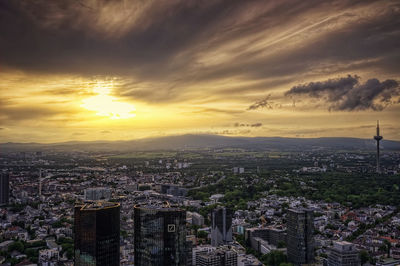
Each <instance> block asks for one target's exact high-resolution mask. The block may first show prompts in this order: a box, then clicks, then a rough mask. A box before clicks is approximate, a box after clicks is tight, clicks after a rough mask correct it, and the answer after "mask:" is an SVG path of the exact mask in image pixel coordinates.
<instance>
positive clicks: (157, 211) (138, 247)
mask: <svg viewBox="0 0 400 266" xmlns="http://www.w3.org/2000/svg"><path fill="white" fill-rule="evenodd" d="M134 230H135V240H134V241H135V265H137V266H151V265H154V266H155V265H157V266H161V265H165V266H167V265H170V266H174V265H175V266H183V265H186V254H187V248H186V213H185V211H184V210H181V209H179V208H175V207H171V206H170V205H169V204H168V203H166V204H164V205H163V204H156V205H136V206H135V208H134Z"/></svg>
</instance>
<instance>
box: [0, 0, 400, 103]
mask: <svg viewBox="0 0 400 266" xmlns="http://www.w3.org/2000/svg"><path fill="white" fill-rule="evenodd" d="M377 5H378V2H376V1H329V2H327V1H316V0H315V1H300V0H289V1H269V2H264V1H251V0H250V1H223V0H220V1H186V0H174V1H172V0H171V1H154V2H152V1H144V0H138V1H129V0H125V1H119V0H116V1H101V0H98V1H94V0H91V1H69V0H60V1H44V0H37V1H27V0H20V1H1V0H0V51H1V57H0V58H1V61H0V63H1V66H5V67H9V68H16V69H22V70H26V71H33V72H40V73H67V74H79V75H86V76H91V75H109V76H112V75H119V76H123V77H124V78H126V79H127V80H129V79H132V82H129V81H128V82H126V83H125V85H124V86H121V87H119V88H117V89H118V92H117V93H118V94H120V95H122V96H125V97H131V98H135V99H142V100H145V101H149V102H168V101H177V100H183V99H187V98H190V97H191V94H190V92H191V91H190V90H191V88H190V86H191V85H193V84H201V83H202V82H214V81H218V80H220V79H223V78H231V77H239V78H240V79H241V80H247V81H254V80H260V81H263V80H265V79H268V78H277V80H280V81H285V82H287V83H290V82H293V81H296V80H298V79H299V77H303V78H305V77H309V76H313V75H317V74H321V75H326V74H332V73H339V72H343V71H346V72H347V71H349V70H351V71H355V70H362V69H375V70H376V69H378V70H380V71H385V72H386V73H389V74H393V75H398V69H399V68H400V54H399V49H400V48H399V47H400V32H399V30H398V29H399V28H400V19H399V18H400V7H399V6H400V4H399V3H398V2H395V1H387V2H386V1H385V2H383V1H382V2H379V7H380V8H376V7H377ZM360 8H364V9H365V10H364V9H363V12H366V11H368V10H373V11H374V12H371V13H373V15H371V14H369V13H368V12H367V13H368V16H364V13H357V12H358V11H357V10H358V9H360ZM344 11H346V12H344ZM304 18H310V22H309V23H308V24H306V25H304V26H305V27H296V26H297V25H299V24H300V23H302V22H303V21H304ZM312 18H315V19H314V20H313V19H312ZM346 20H349V21H351V22H349V23H347V24H346V23H344V24H343V25H341V23H343V21H346ZM338 25H339V26H338ZM286 32H287V33H286ZM283 33H285V34H283ZM309 36H314V37H313V39H312V41H308V39H309ZM263 38H266V41H265V42H262V40H263ZM268 38H269V39H268ZM236 42H239V44H237V45H236V46H234V47H233V48H225V47H224V45H226V44H231V43H232V44H235V43H236ZM260 43H262V45H261V44H260ZM275 50H276V52H271V53H268V51H275ZM213 51H219V52H220V54H224V55H225V54H226V58H225V59H224V61H223V62H221V63H215V64H211V65H208V64H207V63H204V62H207V61H208V60H211V59H213V56H212V55H211V56H210V55H209V54H210V53H211V54H212V52H213ZM357 73H359V72H357ZM142 83H144V85H143V84H142ZM149 83H151V84H149ZM137 85H140V86H139V87H138V86H137ZM142 85H143V86H142ZM280 85H283V84H281V83H276V82H275V83H274V82H272V81H271V82H265V86H256V87H254V86H253V87H252V86H250V85H244V86H243V87H242V88H235V89H234V91H238V92H240V90H241V91H247V90H252V91H268V90H269V89H270V88H271V87H274V86H280ZM223 89H224V88H221V89H219V90H218V91H217V92H216V93H218V94H219V95H221V96H222V95H223V94H224V93H225V92H224V90H223ZM265 106H267V102H262V101H260V102H259V103H258V105H257V103H256V105H255V106H254V107H253V108H254V109H257V108H261V107H265Z"/></svg>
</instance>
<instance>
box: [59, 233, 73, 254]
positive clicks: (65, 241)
mask: <svg viewBox="0 0 400 266" xmlns="http://www.w3.org/2000/svg"><path fill="white" fill-rule="evenodd" d="M57 244H58V245H61V247H62V250H61V254H64V253H65V252H66V255H67V258H68V259H72V258H73V257H74V240H73V239H72V238H70V237H60V238H58V240H57Z"/></svg>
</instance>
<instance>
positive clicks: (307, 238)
mask: <svg viewBox="0 0 400 266" xmlns="http://www.w3.org/2000/svg"><path fill="white" fill-rule="evenodd" d="M313 233H314V215H313V211H312V210H308V209H298V210H295V209H290V210H289V211H288V214H287V256H288V261H289V262H291V263H293V265H302V264H310V263H312V262H313V261H314V238H313Z"/></svg>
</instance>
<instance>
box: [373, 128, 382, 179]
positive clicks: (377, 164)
mask: <svg viewBox="0 0 400 266" xmlns="http://www.w3.org/2000/svg"><path fill="white" fill-rule="evenodd" d="M374 139H375V140H376V172H377V173H380V172H381V169H380V165H379V163H380V162H379V160H380V158H379V141H381V140H382V139H383V137H382V136H381V135H379V120H378V121H376V136H374Z"/></svg>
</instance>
